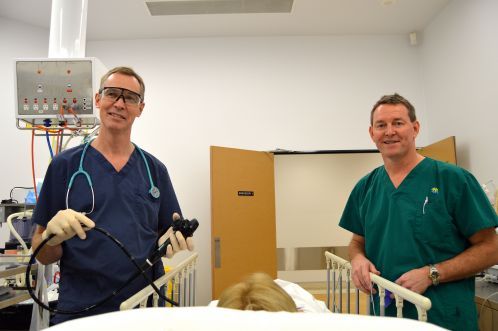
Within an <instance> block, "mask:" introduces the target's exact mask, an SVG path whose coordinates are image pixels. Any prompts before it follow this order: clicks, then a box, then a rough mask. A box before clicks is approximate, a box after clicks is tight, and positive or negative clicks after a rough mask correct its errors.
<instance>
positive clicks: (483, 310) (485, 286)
mask: <svg viewBox="0 0 498 331" xmlns="http://www.w3.org/2000/svg"><path fill="white" fill-rule="evenodd" d="M486 299H487V300H486ZM475 303H476V306H477V313H478V314H479V315H478V316H479V330H481V331H498V284H494V283H488V282H485V281H483V280H479V279H477V280H476V297H475Z"/></svg>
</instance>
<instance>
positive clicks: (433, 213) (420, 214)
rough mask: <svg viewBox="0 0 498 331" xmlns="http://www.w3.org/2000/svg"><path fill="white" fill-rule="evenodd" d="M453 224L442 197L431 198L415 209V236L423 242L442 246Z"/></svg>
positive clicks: (446, 241)
mask: <svg viewBox="0 0 498 331" xmlns="http://www.w3.org/2000/svg"><path fill="white" fill-rule="evenodd" d="M452 228H453V224H452V222H451V217H450V215H449V214H448V211H447V209H446V205H445V203H444V200H443V199H439V197H438V198H433V199H432V200H430V199H429V200H428V201H427V202H426V203H424V204H423V205H422V206H421V208H419V209H418V210H417V213H416V217H415V222H414V232H415V237H416V238H417V239H418V240H420V241H421V242H422V243H424V244H429V245H431V246H435V247H443V246H445V245H446V244H447V243H448V240H447V239H448V238H449V237H450V234H451V232H452V230H451V229H452Z"/></svg>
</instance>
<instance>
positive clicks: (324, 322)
mask: <svg viewBox="0 0 498 331" xmlns="http://www.w3.org/2000/svg"><path fill="white" fill-rule="evenodd" d="M196 260H197V253H194V254H192V256H190V257H189V258H187V259H186V260H184V261H183V262H182V263H180V264H178V265H177V266H176V267H175V268H174V269H173V270H171V271H170V272H167V273H166V274H165V275H164V276H163V277H161V278H159V279H158V280H157V281H156V285H157V286H158V287H159V286H163V285H169V286H168V288H169V289H171V290H172V292H173V293H172V294H171V298H173V299H178V300H179V301H180V304H181V306H189V305H193V304H194V301H192V300H193V298H191V299H190V300H191V301H189V299H188V298H189V297H190V295H189V293H191V294H194V293H193V292H192V291H193V287H194V286H195V263H196ZM346 262H347V261H346ZM344 265H345V264H344ZM173 282H174V283H173ZM182 284H183V285H182ZM189 286H192V288H190V289H189V288H188V287H189ZM186 287H187V289H185V288H186ZM177 289H179V290H177ZM182 289H183V290H182ZM154 293H155V292H154V290H153V289H152V288H151V286H148V287H147V288H144V289H143V290H141V291H140V292H138V293H136V294H135V295H133V296H132V297H130V298H129V299H128V300H126V301H124V302H123V303H122V304H121V310H120V311H117V312H112V313H108V314H102V315H96V316H90V317H85V318H80V319H75V320H71V321H67V322H65V323H62V324H59V325H56V326H54V327H51V328H50V330H54V331H64V330H67V331H80V330H81V331H83V330H84V331H87V330H93V331H99V330H110V329H112V330H120V331H128V330H129V331H131V330H133V331H134V330H155V329H159V330H169V331H185V330H188V331H197V330H198V331H210V330H213V331H224V330H237V331H254V330H272V331H273V330H286V331H302V330H314V331H330V330H341V331H353V330H355V331H356V330H369V331H370V330H373V331H376V330H378V331H391V330H392V331H394V330H396V331H397V330H403V331H412V330H413V331H415V330H417V331H419V330H428V331H432V330H444V329H442V328H440V327H438V326H436V325H433V324H430V323H425V322H421V321H417V320H412V319H404V318H392V317H375V316H366V315H356V314H338V313H329V312H326V313H323V312H321V313H318V312H310V313H289V312H267V311H247V310H246V311H242V310H235V309H226V308H219V307H213V306H210V307H178V308H162V307H151V308H147V309H131V308H134V307H138V308H142V307H146V303H147V300H148V299H149V298H150V297H152V298H153V299H152V300H153V301H154V302H155V305H157V303H158V299H157V295H155V294H154ZM154 296H156V298H155V299H154Z"/></svg>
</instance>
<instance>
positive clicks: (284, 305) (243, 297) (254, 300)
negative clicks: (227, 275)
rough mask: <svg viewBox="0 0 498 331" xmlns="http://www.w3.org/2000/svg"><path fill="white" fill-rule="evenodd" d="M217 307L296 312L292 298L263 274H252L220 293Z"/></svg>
mask: <svg viewBox="0 0 498 331" xmlns="http://www.w3.org/2000/svg"><path fill="white" fill-rule="evenodd" d="M218 307H224V308H232V309H239V310H266V311H289V312H297V308H296V304H295V303H294V301H293V300H292V298H291V297H290V296H289V295H288V294H287V292H285V291H284V290H283V289H282V288H281V287H280V286H278V285H277V284H276V283H275V282H274V281H273V279H272V278H271V277H270V276H268V275H267V274H265V273H254V274H251V275H250V276H249V277H247V278H246V279H245V280H244V281H243V282H240V283H237V284H235V285H233V286H231V287H229V288H227V289H226V290H224V291H223V292H222V293H221V296H220V299H219V301H218Z"/></svg>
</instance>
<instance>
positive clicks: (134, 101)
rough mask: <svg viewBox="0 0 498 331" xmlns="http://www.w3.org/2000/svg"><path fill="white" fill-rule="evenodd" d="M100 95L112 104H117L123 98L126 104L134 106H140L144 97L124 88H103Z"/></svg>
mask: <svg viewBox="0 0 498 331" xmlns="http://www.w3.org/2000/svg"><path fill="white" fill-rule="evenodd" d="M99 94H101V95H102V98H105V99H107V100H110V101H112V102H116V101H118V100H119V99H120V98H123V101H124V103H125V104H127V105H132V106H138V105H139V104H140V103H141V102H142V96H141V95H140V94H138V93H136V92H133V91H130V90H128V89H125V88H122V87H102V88H101V89H100V90H99Z"/></svg>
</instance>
